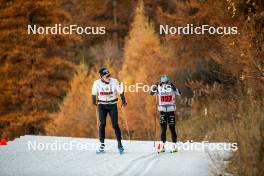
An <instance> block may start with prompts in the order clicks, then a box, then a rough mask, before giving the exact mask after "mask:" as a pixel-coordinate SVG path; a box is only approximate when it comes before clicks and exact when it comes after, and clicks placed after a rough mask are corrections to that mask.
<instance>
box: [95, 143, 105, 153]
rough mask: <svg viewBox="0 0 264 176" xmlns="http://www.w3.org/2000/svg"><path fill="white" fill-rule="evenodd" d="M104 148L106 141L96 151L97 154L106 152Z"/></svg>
mask: <svg viewBox="0 0 264 176" xmlns="http://www.w3.org/2000/svg"><path fill="white" fill-rule="evenodd" d="M104 148H105V144H104V143H101V146H100V147H99V149H98V150H97V151H96V154H100V153H105V149H104Z"/></svg>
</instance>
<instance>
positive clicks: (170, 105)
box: [150, 75, 181, 153]
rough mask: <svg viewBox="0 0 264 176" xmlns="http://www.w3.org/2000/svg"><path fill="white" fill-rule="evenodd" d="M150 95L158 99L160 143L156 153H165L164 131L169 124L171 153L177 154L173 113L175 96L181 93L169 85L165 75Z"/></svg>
mask: <svg viewBox="0 0 264 176" xmlns="http://www.w3.org/2000/svg"><path fill="white" fill-rule="evenodd" d="M150 95H152V96H154V95H155V96H157V98H158V111H159V112H160V126H161V141H162V143H160V144H159V147H158V153H161V152H165V142H166V131H167V124H169V128H170V132H171V140H172V143H173V144H172V150H171V152H177V147H176V142H177V134H176V131H175V113H174V111H175V110H176V103H175V99H176V96H180V95H181V92H180V91H179V90H178V89H177V88H176V87H175V86H174V85H173V84H172V83H170V79H169V77H168V76H167V75H163V76H161V79H160V83H157V84H156V85H154V86H153V88H152V90H151V91H150Z"/></svg>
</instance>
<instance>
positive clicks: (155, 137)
mask: <svg viewBox="0 0 264 176" xmlns="http://www.w3.org/2000/svg"><path fill="white" fill-rule="evenodd" d="M156 116H158V96H157V95H156ZM156 116H154V139H153V147H154V148H155V146H156V145H155V140H156Z"/></svg>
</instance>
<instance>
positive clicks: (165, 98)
mask: <svg viewBox="0 0 264 176" xmlns="http://www.w3.org/2000/svg"><path fill="white" fill-rule="evenodd" d="M160 101H161V102H162V103H165V102H172V96H171V95H169V96H160Z"/></svg>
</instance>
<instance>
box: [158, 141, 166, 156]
mask: <svg viewBox="0 0 264 176" xmlns="http://www.w3.org/2000/svg"><path fill="white" fill-rule="evenodd" d="M164 146H165V145H164V144H161V143H160V144H158V154H160V153H164V152H165V147H164Z"/></svg>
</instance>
